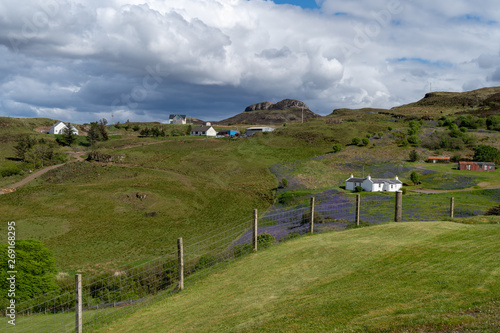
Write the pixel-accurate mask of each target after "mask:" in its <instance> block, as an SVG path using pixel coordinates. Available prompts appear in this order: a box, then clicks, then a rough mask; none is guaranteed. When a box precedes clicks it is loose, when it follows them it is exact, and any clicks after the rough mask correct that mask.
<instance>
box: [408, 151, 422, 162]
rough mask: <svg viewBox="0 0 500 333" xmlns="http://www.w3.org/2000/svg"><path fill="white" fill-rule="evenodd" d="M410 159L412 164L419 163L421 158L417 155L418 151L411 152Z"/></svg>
mask: <svg viewBox="0 0 500 333" xmlns="http://www.w3.org/2000/svg"><path fill="white" fill-rule="evenodd" d="M409 157H410V162H416V161H418V160H419V158H420V156H418V153H417V151H416V150H412V151H411V152H410V156H409Z"/></svg>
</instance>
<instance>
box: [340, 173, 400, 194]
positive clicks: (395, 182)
mask: <svg viewBox="0 0 500 333" xmlns="http://www.w3.org/2000/svg"><path fill="white" fill-rule="evenodd" d="M356 186H361V187H362V188H363V190H364V191H367V192H380V191H388V192H396V191H399V190H401V188H402V187H403V183H402V182H401V181H400V180H399V178H398V176H396V177H394V179H375V178H372V177H370V176H368V177H366V178H354V176H353V175H351V177H349V179H346V181H345V189H346V190H348V191H354V190H355V189H356Z"/></svg>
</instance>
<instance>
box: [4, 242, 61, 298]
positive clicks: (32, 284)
mask: <svg viewBox="0 0 500 333" xmlns="http://www.w3.org/2000/svg"><path fill="white" fill-rule="evenodd" d="M15 251H16V253H15V259H16V270H17V272H18V274H17V276H16V287H17V290H16V304H17V302H23V301H26V300H28V299H30V298H33V297H35V296H38V295H42V294H45V293H47V292H50V291H52V290H55V289H57V283H56V278H55V274H56V266H55V261H54V255H53V253H52V252H51V251H50V250H49V249H47V248H46V247H45V245H44V244H43V243H42V242H41V241H39V240H35V239H24V240H23V239H18V240H17V241H16V249H15ZM8 255H9V248H8V244H0V263H1V266H2V267H5V268H7V267H8V266H7V260H8V258H9V257H8ZM8 277H9V275H8V274H7V269H5V270H3V269H2V270H0V291H1V296H0V297H2V298H3V297H7V290H8V289H9V281H8V280H7V278H8Z"/></svg>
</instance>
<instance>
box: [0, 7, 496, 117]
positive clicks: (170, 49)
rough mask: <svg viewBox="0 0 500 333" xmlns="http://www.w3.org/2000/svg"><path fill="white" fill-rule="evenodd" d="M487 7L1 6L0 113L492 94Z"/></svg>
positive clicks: (94, 113)
mask: <svg viewBox="0 0 500 333" xmlns="http://www.w3.org/2000/svg"><path fill="white" fill-rule="evenodd" d="M499 21H500V6H498V3H497V1H494V0H479V1H474V2H472V1H465V0H441V1H434V0H433V1H430V0H419V1H415V0H316V1H313V0H310V1H305V0H303V1H300V0H297V1H291V0H289V1H284V0H281V1H278V0H275V1H274V2H273V1H271V0H23V1H18V0H15V1H14V0H2V1H1V2H0V116H10V117H47V118H53V119H56V120H61V121H66V122H73V123H80V124H81V123H85V122H91V121H96V120H98V119H101V118H106V119H108V122H110V123H115V122H117V121H120V122H125V121H127V120H130V121H167V120H168V117H169V115H170V114H185V115H187V116H188V117H195V118H199V119H202V120H222V119H225V118H228V117H231V116H234V115H236V114H238V113H240V112H242V111H243V110H244V109H245V108H246V107H247V106H248V105H251V104H255V103H259V102H264V101H272V102H274V103H276V102H278V101H280V100H282V99H285V98H291V99H297V100H301V101H303V102H304V103H306V104H307V105H308V106H309V107H310V109H311V110H312V111H314V112H316V113H318V114H320V115H327V114H330V113H331V112H332V110H333V109H336V108H344V107H347V108H361V107H377V108H391V107H394V106H399V105H402V104H406V103H411V102H414V101H417V100H419V99H421V98H422V97H423V96H424V95H425V94H426V93H427V92H429V91H457V92H460V91H468V90H473V89H477V88H482V87H488V86H500V44H499V42H498V41H500V22H499Z"/></svg>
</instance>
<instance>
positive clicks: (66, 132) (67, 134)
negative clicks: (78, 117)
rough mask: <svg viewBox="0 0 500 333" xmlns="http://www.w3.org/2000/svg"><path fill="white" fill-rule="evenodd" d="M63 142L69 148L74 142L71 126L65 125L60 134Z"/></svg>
mask: <svg viewBox="0 0 500 333" xmlns="http://www.w3.org/2000/svg"><path fill="white" fill-rule="evenodd" d="M62 137H63V141H64V143H65V144H66V145H68V146H71V145H72V144H73V143H74V142H75V141H76V134H75V132H74V130H73V127H72V126H71V124H69V123H68V124H66V127H65V128H63V132H62Z"/></svg>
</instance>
